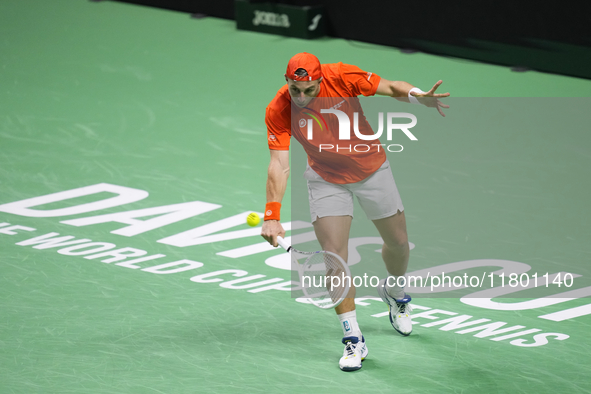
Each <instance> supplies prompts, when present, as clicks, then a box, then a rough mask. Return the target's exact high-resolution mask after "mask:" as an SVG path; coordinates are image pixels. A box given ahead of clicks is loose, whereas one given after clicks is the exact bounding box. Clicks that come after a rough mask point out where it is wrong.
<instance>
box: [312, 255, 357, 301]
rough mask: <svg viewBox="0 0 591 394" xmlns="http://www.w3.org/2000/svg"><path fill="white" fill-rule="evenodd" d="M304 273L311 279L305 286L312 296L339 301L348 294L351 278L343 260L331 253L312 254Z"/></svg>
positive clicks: (318, 298)
mask: <svg viewBox="0 0 591 394" xmlns="http://www.w3.org/2000/svg"><path fill="white" fill-rule="evenodd" d="M304 274H305V276H306V277H308V278H309V280H308V281H304V283H303V287H304V288H305V290H306V293H308V296H309V297H310V298H314V299H317V300H326V302H329V301H332V302H337V301H338V300H340V299H341V298H344V297H345V296H346V295H347V294H346V292H348V290H349V287H350V280H351V278H349V275H348V274H347V269H346V268H345V267H343V262H342V261H341V260H340V259H338V258H337V257H335V256H333V255H331V254H328V253H317V254H314V255H312V256H310V257H309V258H308V259H307V261H306V264H304Z"/></svg>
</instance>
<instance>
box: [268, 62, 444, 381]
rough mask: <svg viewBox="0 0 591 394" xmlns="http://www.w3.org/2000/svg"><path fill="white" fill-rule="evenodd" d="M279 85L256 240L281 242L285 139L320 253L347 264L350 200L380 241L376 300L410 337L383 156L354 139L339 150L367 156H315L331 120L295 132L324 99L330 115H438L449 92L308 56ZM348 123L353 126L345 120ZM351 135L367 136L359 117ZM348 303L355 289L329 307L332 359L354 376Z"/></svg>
mask: <svg viewBox="0 0 591 394" xmlns="http://www.w3.org/2000/svg"><path fill="white" fill-rule="evenodd" d="M285 79H286V81H287V84H286V85H284V86H283V87H281V88H280V89H279V91H278V92H277V95H276V96H275V98H274V99H273V100H272V101H271V103H270V104H269V105H268V106H267V109H266V116H265V123H266V125H267V140H268V144H269V149H270V153H271V161H270V164H269V169H268V177H267V205H266V208H265V216H264V223H263V228H262V232H261V235H262V236H263V238H265V239H266V240H267V241H268V242H269V243H271V244H272V245H273V246H277V236H282V237H284V236H285V231H284V229H283V227H282V226H281V223H280V209H281V201H282V199H283V195H284V194H285V189H286V186H287V180H288V177H289V145H290V139H291V137H292V136H293V137H295V139H296V140H298V142H300V143H301V144H302V146H303V147H304V149H305V151H306V153H307V155H308V164H307V168H306V171H305V173H304V177H305V178H306V179H307V182H308V191H309V193H308V194H309V201H310V214H311V220H312V223H313V225H314V231H315V234H316V237H317V238H318V241H319V242H320V245H321V247H322V249H323V250H327V251H331V252H334V253H337V254H338V255H339V256H341V257H342V258H343V259H344V260H345V261H347V257H348V240H349V230H350V228H351V221H352V218H353V197H354V196H355V197H357V199H358V200H359V203H360V205H361V207H362V208H363V210H364V212H365V214H366V215H367V217H368V218H369V219H370V220H372V221H373V223H374V224H375V226H376V228H377V230H378V231H379V233H380V235H381V237H382V239H383V240H384V244H383V246H382V258H383V260H384V263H385V264H386V269H387V271H388V273H389V276H388V277H386V278H384V279H382V280H381V281H380V283H379V285H378V293H379V295H380V297H381V298H382V299H383V300H384V302H385V303H386V304H387V305H388V308H389V312H390V322H391V324H392V327H394V329H395V330H396V331H397V332H398V333H400V334H402V335H404V336H407V335H409V334H410V333H411V332H412V321H411V307H410V305H409V302H410V301H411V297H410V296H409V295H408V294H406V293H405V291H404V280H403V277H404V275H405V273H406V269H407V266H408V259H409V246H408V237H407V233H406V220H405V217H404V207H403V205H402V201H401V199H400V195H399V193H398V189H397V187H396V184H395V182H394V178H393V176H392V172H391V170H390V164H389V162H388V160H387V157H386V154H385V153H384V149H383V148H382V149H379V148H380V145H379V144H380V141H379V140H378V139H375V140H369V141H368V140H366V139H363V140H362V139H359V138H358V137H357V136H356V135H355V134H354V133H351V137H350V138H351V139H350V140H348V141H344V142H346V145H347V146H349V144H350V145H352V146H354V145H355V144H357V143H361V144H366V145H368V146H371V147H372V149H370V150H369V151H367V152H365V151H364V152H357V151H355V149H348V150H347V149H336V148H335V149H332V150H331V149H319V145H320V144H321V143H326V142H329V141H330V142H332V145H338V142H339V140H338V130H339V127H338V119H337V117H336V116H334V115H331V114H326V113H325V114H324V116H323V120H322V121H323V122H325V123H324V126H325V127H326V128H327V129H328V130H327V132H325V133H321V130H320V127H319V125H314V127H316V129H313V130H314V133H313V138H312V139H311V140H309V139H308V134H307V127H303V126H306V125H307V123H306V118H310V116H305V114H308V115H309V114H314V111H315V112H316V114H317V115H318V114H321V112H320V110H321V107H324V108H325V109H326V108H330V107H327V101H326V100H330V99H332V100H334V103H335V104H334V106H332V104H333V102H330V104H328V105H331V107H332V108H338V110H340V111H343V112H344V113H346V114H352V113H353V112H360V113H362V112H363V111H362V109H361V107H360V106H359V101H358V99H357V96H359V95H364V96H373V95H376V94H378V95H383V96H391V97H396V98H397V99H398V100H400V101H408V102H414V103H420V104H423V105H427V106H430V107H434V108H436V109H437V110H438V111H439V113H440V114H441V115H442V116H445V115H444V114H443V112H442V108H449V107H448V106H447V105H444V104H442V103H441V102H440V101H439V99H438V98H441V97H447V96H449V93H443V94H436V93H435V91H436V89H437V88H438V87H439V85H440V84H441V83H442V81H438V82H437V83H436V84H435V85H434V86H433V88H431V90H429V91H428V92H423V91H422V90H420V89H418V88H415V87H414V86H412V85H411V84H409V83H407V82H402V81H388V80H386V79H384V78H380V77H379V76H378V75H376V74H373V73H371V72H366V71H362V70H361V69H360V68H358V67H356V66H353V65H348V64H343V63H334V64H320V62H319V60H318V58H317V57H316V56H314V55H312V54H309V53H305V52H304V53H299V54H297V55H295V56H294V57H292V58H291V59H290V60H289V63H288V65H287V71H286V73H285ZM342 98H354V99H346V100H343V99H342ZM292 103H293V104H295V107H293V106H292ZM292 111H293V112H292ZM349 118H350V119H353V116H349ZM302 119H303V120H304V121H303V122H302ZM313 123H314V122H313ZM318 123H319V124H320V122H318ZM358 128H359V131H360V132H361V134H364V135H373V134H375V133H374V132H373V130H372V129H371V126H370V125H369V123H368V122H367V121H366V119H365V116H359V125H358ZM366 138H367V137H366ZM340 142H341V143H342V142H343V141H340ZM324 146H325V147H326V146H329V144H326V145H324ZM382 146H383V145H382ZM360 150H365V149H360ZM399 278H402V280H401V279H399ZM354 297H355V287H354V286H352V289H351V292H350V293H349V295H348V298H346V299H345V300H344V301H343V302H342V303H341V304H340V305H338V306H337V307H336V308H335V310H336V313H337V316H338V318H339V320H340V322H341V328H342V330H343V335H344V337H343V339H342V343H343V344H344V345H345V350H344V352H343V356H342V357H341V359H340V360H339V367H340V368H341V370H343V371H355V370H358V369H360V368H361V367H362V363H361V362H362V361H363V360H364V359H365V357H366V356H367V353H368V350H367V346H366V345H365V338H364V336H363V335H362V333H361V330H360V328H359V324H358V323H357V317H356V312H355V302H354Z"/></svg>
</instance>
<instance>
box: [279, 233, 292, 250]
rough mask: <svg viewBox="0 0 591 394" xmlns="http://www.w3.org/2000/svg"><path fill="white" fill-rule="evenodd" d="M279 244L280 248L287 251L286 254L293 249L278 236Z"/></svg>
mask: <svg viewBox="0 0 591 394" xmlns="http://www.w3.org/2000/svg"><path fill="white" fill-rule="evenodd" d="M277 243H278V244H279V246H281V247H282V248H283V249H285V251H286V252H289V249H291V245H288V243H287V242H285V240H284V239H283V238H281V237H279V236H277Z"/></svg>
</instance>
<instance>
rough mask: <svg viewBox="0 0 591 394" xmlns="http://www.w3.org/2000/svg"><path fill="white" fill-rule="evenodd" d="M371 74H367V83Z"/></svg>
mask: <svg viewBox="0 0 591 394" xmlns="http://www.w3.org/2000/svg"><path fill="white" fill-rule="evenodd" d="M371 75H372V73H367V80H368V81H369V79H370V78H371Z"/></svg>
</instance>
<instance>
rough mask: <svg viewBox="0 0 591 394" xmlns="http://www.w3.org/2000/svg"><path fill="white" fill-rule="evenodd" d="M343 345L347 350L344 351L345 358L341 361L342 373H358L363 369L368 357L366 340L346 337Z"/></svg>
mask: <svg viewBox="0 0 591 394" xmlns="http://www.w3.org/2000/svg"><path fill="white" fill-rule="evenodd" d="M342 342H343V344H344V345H345V350H344V351H343V357H341V359H340V360H339V367H340V368H341V370H342V371H347V372H350V371H357V370H358V369H361V367H362V366H363V364H361V362H362V361H363V360H365V357H367V353H368V351H367V346H366V345H365V338H364V337H363V336H361V340H359V337H356V336H354V337H344V338H343V341H342Z"/></svg>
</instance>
